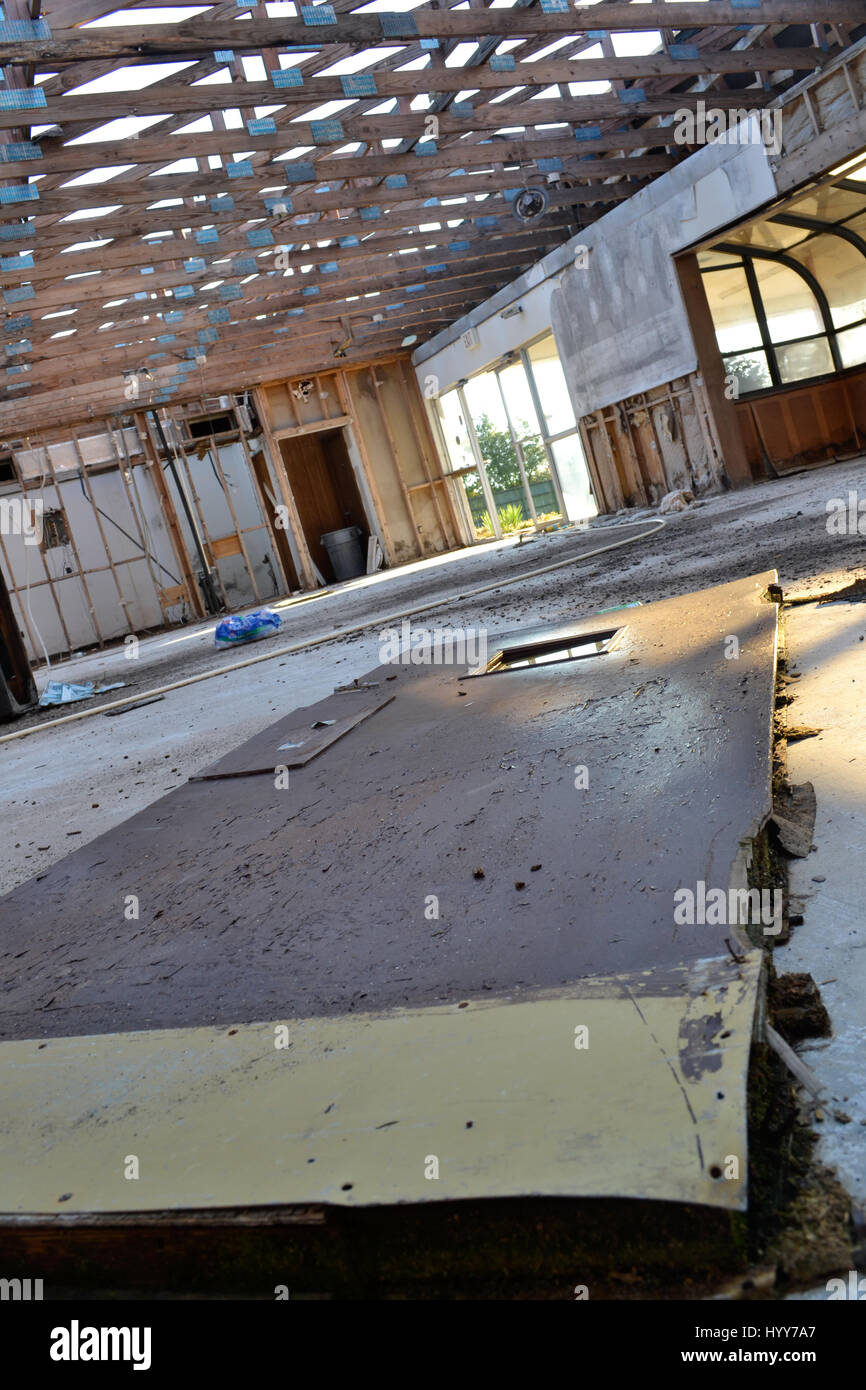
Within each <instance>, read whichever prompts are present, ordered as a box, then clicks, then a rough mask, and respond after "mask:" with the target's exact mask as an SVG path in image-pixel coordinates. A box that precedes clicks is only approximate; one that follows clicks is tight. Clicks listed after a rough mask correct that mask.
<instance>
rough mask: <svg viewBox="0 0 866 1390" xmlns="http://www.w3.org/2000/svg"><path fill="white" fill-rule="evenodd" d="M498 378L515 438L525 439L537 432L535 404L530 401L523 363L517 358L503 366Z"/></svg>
mask: <svg viewBox="0 0 866 1390" xmlns="http://www.w3.org/2000/svg"><path fill="white" fill-rule="evenodd" d="M499 380H500V382H501V383H502V394H503V396H504V397H505V404H506V407H507V409H508V414H509V416H510V417H511V424H512V428H513V429H514V433H515V434H516V436H517V438H518V439H525V438H526V436H527V435H531V434H538V421H537V420H536V417H535V406H534V405H533V403H532V394H531V392H530V390H529V382H528V381H527V380H526V372H525V371H524V370H523V363H522V362H521V361H519V360H518V361H517V362H510V363H509V364H508V366H507V367H503V368H502V370H501V371H500V373H499Z"/></svg>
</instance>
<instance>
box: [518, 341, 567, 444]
mask: <svg viewBox="0 0 866 1390" xmlns="http://www.w3.org/2000/svg"><path fill="white" fill-rule="evenodd" d="M527 355H528V357H529V362H530V366H531V368H532V376H533V380H534V381H535V389H536V391H537V392H538V399H539V400H540V402H541V410H542V413H543V415H544V430H545V432H546V434H547V436H548V438H549V437H550V435H552V434H561V433H562V431H563V430H570V429H573V428H574V426H575V425H576V423H577V421H576V420H575V418H574V411H573V410H572V408H571V397H570V396H569V394H568V386H567V385H566V382H565V373H564V372H563V370H562V363H561V362H560V360H559V357H558V356H557V353H556V343H555V341H554V338H553V334H549V335H548V337H546V338H542V339H541V341H540V342H538V343H533V344H532V347H531V348H529V350H528V354H527Z"/></svg>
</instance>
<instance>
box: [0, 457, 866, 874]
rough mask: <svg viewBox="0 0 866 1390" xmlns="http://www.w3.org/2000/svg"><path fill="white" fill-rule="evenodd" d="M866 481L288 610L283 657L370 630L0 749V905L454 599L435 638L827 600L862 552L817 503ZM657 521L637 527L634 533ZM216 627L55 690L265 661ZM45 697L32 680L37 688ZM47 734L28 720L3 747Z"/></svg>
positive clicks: (78, 673) (755, 497)
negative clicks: (607, 613) (586, 618)
mask: <svg viewBox="0 0 866 1390" xmlns="http://www.w3.org/2000/svg"><path fill="white" fill-rule="evenodd" d="M862 463H863V461H862V460H859V461H855V462H851V463H846V464H837V465H834V466H832V467H829V468H824V469H820V470H817V471H815V472H811V473H806V474H801V475H798V476H796V477H789V478H785V479H781V480H777V481H773V482H768V483H764V484H760V485H759V486H757V487H754V488H751V489H749V490H748V491H743V492H735V493H727V494H723V495H721V496H719V497H714V498H710V499H707V500H705V501H702V502H699V503H698V504H697V505H696V506H695V507H693V508H690V509H689V510H688V511H687V512H685V513H680V514H674V515H673V516H671V517H669V518H667V519H666V523H667V524H666V526H665V528H664V530H661V531H658V532H656V533H655V534H653V535H651V536H650V537H649V538H648V539H644V540H640V539H638V540H636V541H635V543H634V544H631V545H628V546H626V547H624V548H621V549H619V550H614V551H611V552H608V553H606V554H602V555H599V556H598V557H597V558H595V559H590V560H586V561H583V562H581V561H580V559H579V555H580V553H581V552H582V551H585V550H587V549H594V548H595V547H596V546H599V545H604V544H608V543H611V542H613V541H616V540H620V539H625V538H627V537H629V536H639V535H640V534H641V532H642V531H645V530H646V529H647V528H646V527H645V526H641V525H635V522H636V521H637V520H639V518H638V517H637V516H636V515H635V513H629V514H627V515H626V516H624V517H618V518H612V519H601V520H599V521H598V522H595V523H593V524H592V525H591V526H590V527H589V528H588V530H578V531H570V532H559V533H554V534H552V535H550V536H543V537H539V538H537V539H535V540H533V541H531V542H530V543H529V544H528V545H526V546H523V545H518V543H517V542H516V541H504V542H502V543H499V544H495V545H484V546H480V547H477V548H473V549H471V550H467V551H457V552H454V553H452V554H449V555H446V556H442V557H439V558H437V559H435V560H431V561H426V562H424V563H420V564H416V565H412V566H407V567H406V568H405V569H400V570H395V571H390V572H384V573H380V574H378V575H375V576H372V577H370V578H367V579H363V580H358V581H355V582H354V583H352V584H349V585H343V586H340V587H339V588H337V589H334V590H331V591H329V592H328V593H326V594H323V595H321V596H318V597H315V598H313V599H311V600H309V601H306V602H302V603H293V604H290V605H289V606H287V607H286V608H284V609H283V610H282V611H283V617H284V624H283V631H282V633H281V635H280V636H279V637H278V638H276V639H268V640H269V641H273V642H274V645H277V644H279V645H289V644H291V643H294V642H302V641H308V640H312V639H314V638H315V637H317V636H319V635H322V634H324V633H326V632H330V631H332V630H333V629H334V628H336V627H348V626H352V625H353V624H356V623H360V622H369V623H370V624H371V625H372V627H371V630H370V631H369V632H368V633H364V634H361V635H357V636H353V637H347V638H343V639H339V640H337V641H333V642H329V643H327V644H325V645H322V646H318V647H314V648H311V649H309V650H306V651H304V652H300V653H296V654H294V655H292V656H290V657H281V658H277V659H275V660H274V661H273V662H270V661H266V662H262V663H260V664H258V665H255V666H251V667H249V668H247V669H246V670H243V671H239V672H237V673H234V674H232V675H225V676H223V677H216V678H215V679H213V680H209V681H204V682H202V683H199V684H197V685H192V686H188V687H186V688H184V689H181V690H178V691H174V692H172V693H171V694H169V695H167V696H166V698H165V700H163V701H162V702H160V703H159V704H154V705H150V706H148V707H146V708H143V709H140V710H134V711H131V712H129V713H126V714H123V715H120V716H119V717H117V718H112V719H110V720H109V719H107V718H106V716H104V715H101V714H97V715H95V716H94V717H93V718H89V719H85V720H82V721H80V722H78V723H74V724H71V725H68V726H67V727H65V728H61V729H57V730H53V731H51V732H46V733H43V734H40V733H36V734H33V735H31V736H30V737H28V738H25V739H22V740H20V741H15V742H11V743H7V744H3V743H2V742H0V768H2V793H0V796H2V800H0V806H2V810H3V813H4V820H5V824H6V825H7V827H8V830H9V833H8V834H7V836H6V844H5V846H4V849H5V854H4V858H3V863H2V865H0V892H6V891H8V890H9V889H11V888H13V887H14V886H15V885H16V884H19V883H22V882H24V881H25V880H26V879H27V878H29V877H30V876H31V875H33V874H35V873H38V872H40V871H42V870H43V869H45V868H46V867H47V866H48V865H50V864H53V863H56V862H57V861H58V860H59V859H62V858H64V857H65V856H66V855H67V854H68V853H69V852H70V850H71V849H73V848H77V847H78V846H80V845H82V844H86V843H87V842H88V841H89V840H92V839H94V838H95V837H96V836H97V835H99V834H101V833H102V832H103V831H105V830H107V829H108V828H109V827H110V826H112V825H117V824H118V823H120V822H121V821H123V820H125V819H127V818H128V817H129V816H131V815H132V814H133V813H134V812H135V811H138V810H140V809H142V808H143V807H145V806H147V805H149V804H150V803H151V802H152V801H153V800H154V799H155V798H156V797H158V796H160V795H162V794H163V793H164V792H166V791H168V790H170V789H171V788H172V787H175V786H177V785H179V784H180V783H181V782H183V781H184V780H185V779H186V778H187V777H189V776H190V775H191V774H192V773H194V772H197V771H199V770H200V769H201V768H202V767H204V766H206V765H207V764H208V763H210V762H213V761H214V759H215V758H216V757H218V756H220V755H221V754H222V753H225V752H227V751H228V750H229V749H231V748H233V747H235V746H236V745H237V744H238V743H240V742H242V741H243V740H244V739H246V738H248V737H250V735H252V734H254V733H256V732H258V730H259V729H262V728H264V727H265V725H267V724H269V723H270V722H272V721H273V720H274V719H275V718H277V717H279V716H280V715H281V714H282V713H284V712H287V711H289V710H291V709H292V708H294V707H295V706H296V705H299V704H310V703H312V702H313V701H315V700H318V699H321V698H323V697H324V696H325V695H327V694H328V693H329V692H330V691H331V689H332V688H333V685H334V683H335V677H337V678H339V679H345V680H350V679H352V678H354V677H355V676H358V675H360V674H361V673H363V672H364V671H367V670H369V669H370V668H371V667H372V666H375V665H376V664H377V662H378V647H379V635H378V630H377V627H378V625H379V624H381V623H382V622H383V619H385V618H387V616H388V615H389V614H391V613H394V612H396V611H398V610H400V609H402V608H404V607H411V606H412V605H414V604H419V603H424V602H429V601H431V600H435V599H438V598H448V597H449V596H451V599H452V601H451V602H450V603H448V604H447V605H446V606H445V607H442V608H439V609H436V610H435V611H434V612H433V613H432V614H431V616H430V619H429V621H430V622H433V621H434V620H435V621H436V622H437V623H449V624H451V625H452V626H458V625H467V624H477V625H481V624H484V625H485V626H486V627H487V628H488V629H489V631H490V633H491V635H494V634H495V633H496V632H504V631H506V630H508V629H512V628H515V627H518V626H524V625H527V626H528V625H531V624H533V623H538V622H551V621H557V620H559V621H568V620H570V619H572V618H573V617H574V615H575V614H576V613H591V612H593V611H597V610H599V609H602V608H606V607H609V606H611V605H614V604H619V603H625V602H628V601H630V600H635V599H640V600H641V601H643V602H645V603H646V602H650V601H652V600H654V599H661V598H667V597H670V596H673V595H675V594H682V593H686V592H688V591H689V590H691V589H698V588H702V587H706V586H708V585H711V584H717V583H721V582H723V581H724V580H729V579H737V578H741V577H743V576H744V575H748V574H754V573H757V572H758V571H761V570H766V569H772V568H776V569H778V571H779V574H780V579H781V582H782V584H783V586H785V587H786V588H787V587H789V586H793V588H794V589H796V588H797V587H798V586H799V587H800V588H801V589H803V588H805V589H808V590H812V589H817V590H820V589H821V588H825V589H833V588H836V587H838V586H839V585H840V584H841V583H844V582H847V580H848V579H849V578H850V577H851V576H852V572H853V571H855V570H856V569H857V567H858V566H859V567H864V566H866V538H864V537H863V536H857V535H854V536H845V537H838V536H830V535H828V533H827V530H826V516H827V502H828V501H829V500H830V499H832V498H838V497H842V498H844V497H845V496H846V495H847V492H848V490H849V489H852V488H856V486H857V483H858V480H859V479H860V478H861V477H862ZM651 515H652V514H650V513H643V514H641V516H642V517H643V519H644V520H646V519H647V518H648V517H649V516H651ZM570 555H575V556H577V557H578V558H577V559H576V563H575V565H574V567H573V568H572V567H571V566H569V567H567V568H564V569H561V570H558V571H556V572H554V573H553V574H547V575H542V576H539V577H538V578H536V579H526V580H524V581H522V582H520V583H518V584H514V585H511V586H509V587H504V588H503V589H502V590H501V591H500V592H491V593H488V594H485V595H482V596H480V597H476V598H474V599H473V598H468V599H465V600H463V601H460V599H459V593H460V590H461V588H463V587H473V586H475V585H480V584H485V583H490V582H492V581H494V580H496V579H499V578H502V579H507V578H509V577H513V576H514V575H516V574H519V573H520V572H521V571H522V570H523V569H525V568H536V567H541V566H543V565H547V564H551V563H555V562H557V561H559V560H562V559H566V558H568V557H569V556H570ZM455 591H456V595H457V596H455ZM419 621H422V622H424V621H427V619H420V620H419ZM214 625H215V624H214V622H213V621H210V622H208V623H203V624H198V625H196V626H194V627H192V626H191V627H188V628H179V629H174V630H172V631H170V632H167V633H164V634H161V635H159V636H156V637H153V638H148V639H146V640H144V641H143V642H142V643H141V645H140V651H139V657H138V660H137V661H129V660H127V659H126V657H125V654H124V650H123V648H122V647H120V648H115V649H113V650H112V651H109V652H105V653H94V654H89V655H87V656H85V657H84V658H83V659H82V658H79V659H77V660H74V661H71V662H65V663H63V664H62V665H56V666H55V667H54V669H53V670H52V672H51V673H50V674H51V676H52V677H54V678H55V679H74V680H78V679H100V678H105V679H107V680H120V679H123V680H126V681H127V682H128V683H129V689H128V691H119V692H115V695H114V697H112V696H108V697H107V699H111V698H116V696H117V695H123V694H127V693H133V692H141V693H144V692H146V691H147V690H149V689H151V688H153V687H154V686H156V685H160V684H163V683H165V682H169V681H174V680H178V679H182V678H184V677H186V676H188V675H193V674H197V673H199V672H201V671H204V670H219V669H220V668H221V667H225V666H226V665H228V664H229V663H230V662H231V661H233V660H235V659H237V658H238V657H239V656H244V655H250V654H254V653H255V652H257V651H263V650H264V645H260V646H259V647H258V648H248V649H246V650H245V651H241V652H225V651H219V652H218V651H215V650H214V648H213V645H212V640H213V639H212V632H213V628H214ZM44 680H45V675H44V674H42V673H40V677H39V684H40V688H41V687H42V685H43V684H44ZM63 712H64V711H60V713H63ZM50 717H51V715H50V714H49V713H46V712H39V713H37V714H35V715H31V716H29V717H28V718H27V719H26V720H24V721H21V722H20V723H19V724H17V725H10V726H6V727H4V732H5V731H6V728H8V729H10V730H13V731H14V730H17V729H18V728H20V727H27V726H28V725H30V724H33V723H39V722H45V721H46V720H47V719H48V718H50Z"/></svg>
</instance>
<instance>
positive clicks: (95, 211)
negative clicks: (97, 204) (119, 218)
mask: <svg viewBox="0 0 866 1390" xmlns="http://www.w3.org/2000/svg"><path fill="white" fill-rule="evenodd" d="M122 207H123V203H112V204H110V205H109V206H108V207H102V208H79V210H78V212H70V213H69V214H68V216H66V217H61V219H60V221H61V222H81V221H83V220H84V219H85V218H90V217H109V216H110V215H111V213H113V212H119V211H120V209H121V208H122Z"/></svg>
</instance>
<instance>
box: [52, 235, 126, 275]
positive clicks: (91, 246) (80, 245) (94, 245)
mask: <svg viewBox="0 0 866 1390" xmlns="http://www.w3.org/2000/svg"><path fill="white" fill-rule="evenodd" d="M111 241H114V237H112V236H107V237H102V239H101V240H99V239H95V240H93V241H76V242H74V243H73V245H72V246H64V248H63V250H62V251H61V252H60V254H61V256H66V255H68V254H69V252H70V251H96V250H98V248H99V247H100V246H107V245H108V244H109V242H111ZM84 273H85V275H88V274H90V275H92V274H94V273H95V274H97V275H98V274H99V271H96V272H94V271H85V272H84Z"/></svg>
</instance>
